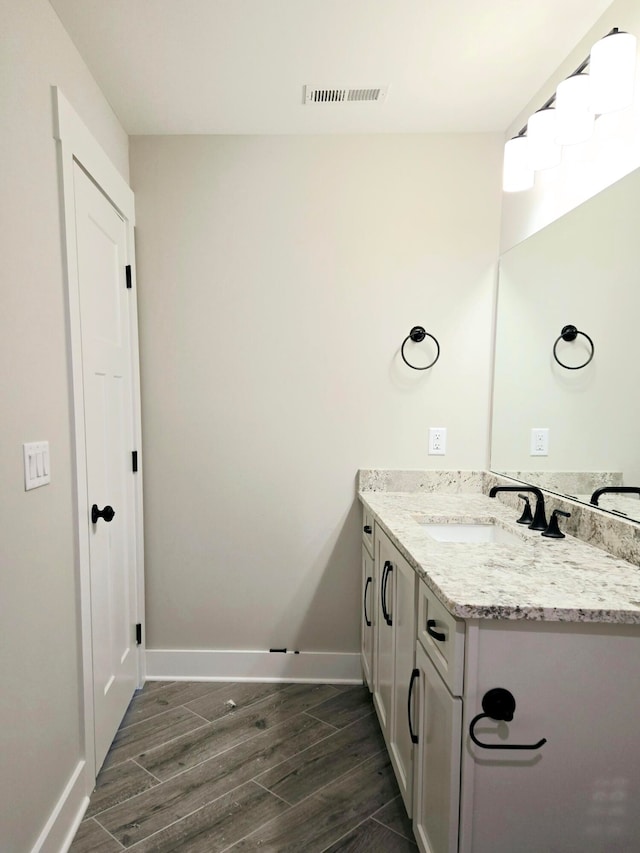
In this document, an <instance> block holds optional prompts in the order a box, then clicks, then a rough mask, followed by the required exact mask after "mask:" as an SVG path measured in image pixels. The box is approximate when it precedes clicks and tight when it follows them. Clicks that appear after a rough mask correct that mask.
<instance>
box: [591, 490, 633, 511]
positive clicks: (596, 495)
mask: <svg viewBox="0 0 640 853" xmlns="http://www.w3.org/2000/svg"><path fill="white" fill-rule="evenodd" d="M604 494H614V495H640V488H638V486H602V488H601V489H596V490H595V492H594V493H593V494H592V495H591V500H590V503H592V504H593V505H594V506H598V500H599V498H600V495H604Z"/></svg>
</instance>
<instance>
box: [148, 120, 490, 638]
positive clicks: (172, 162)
mask: <svg viewBox="0 0 640 853" xmlns="http://www.w3.org/2000/svg"><path fill="white" fill-rule="evenodd" d="M500 159H501V140H500V139H499V138H498V136H491V135H485V136H478V135H475V136H392V135H389V136H384V135H381V136H325V137H162V138H155V137H139V138H132V139H131V175H132V186H133V188H134V190H135V192H136V210H137V223H138V226H137V262H138V280H139V307H140V324H141V329H140V334H141V361H142V393H143V401H142V406H143V460H144V471H145V521H146V583H147V620H148V625H147V643H148V647H149V648H168V649H175V648H178V649H180V648H182V649H198V648H200V649H265V648H268V647H270V646H287V647H289V648H298V649H301V650H322V651H351V652H353V651H355V650H356V649H357V647H358V643H359V625H358V616H357V614H358V612H359V597H360V593H359V585H360V578H359V547H360V546H359V542H360V528H359V511H358V509H357V505H356V502H355V499H354V497H355V487H354V481H355V475H356V470H357V469H358V468H359V467H383V468H394V467H397V468H403V467H409V468H483V467H485V466H486V464H487V453H488V422H489V417H488V410H489V387H490V374H491V346H492V304H493V289H494V280H495V260H496V255H497V246H498V229H499V194H500V193H499V170H500ZM414 324H422V325H424V326H425V327H426V328H427V329H428V330H429V331H432V332H433V333H434V334H435V335H436V336H437V337H438V338H439V340H440V343H441V346H442V355H441V358H440V361H439V362H438V363H437V365H436V366H435V367H434V368H433V370H431V371H427V372H424V373H421V372H416V371H411V370H409V369H408V368H407V367H405V366H404V365H403V364H402V362H401V360H400V357H399V347H400V344H401V342H402V340H403V338H404V337H405V336H406V335H407V334H408V332H409V329H410V328H411V326H413V325H414ZM429 426H446V427H447V428H448V430H449V435H448V444H449V449H448V454H447V456H445V457H436V456H428V455H427V430H428V427H429Z"/></svg>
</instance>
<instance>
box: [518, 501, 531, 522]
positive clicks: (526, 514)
mask: <svg viewBox="0 0 640 853" xmlns="http://www.w3.org/2000/svg"><path fill="white" fill-rule="evenodd" d="M518 497H519V498H522V500H523V501H524V508H523V510H522V515H521V516H520V518H519V519H518V524H531V522H532V521H533V515H532V514H531V504H530V503H529V498H528V497H527V496H526V495H518Z"/></svg>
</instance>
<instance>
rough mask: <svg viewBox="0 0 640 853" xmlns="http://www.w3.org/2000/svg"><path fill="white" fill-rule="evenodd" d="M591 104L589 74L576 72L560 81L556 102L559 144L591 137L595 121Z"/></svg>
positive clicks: (569, 143)
mask: <svg viewBox="0 0 640 853" xmlns="http://www.w3.org/2000/svg"><path fill="white" fill-rule="evenodd" d="M590 105H591V79H590V78H589V75H588V74H574V75H572V76H571V77H567V79H566V80H563V81H562V83H560V85H559V86H558V88H557V90H556V102H555V107H556V117H557V122H558V124H557V133H556V142H557V143H558V145H575V144H576V143H578V142H586V140H587V139H589V137H590V136H591V134H592V133H593V127H594V122H595V116H594V114H593V113H592V112H591V109H590Z"/></svg>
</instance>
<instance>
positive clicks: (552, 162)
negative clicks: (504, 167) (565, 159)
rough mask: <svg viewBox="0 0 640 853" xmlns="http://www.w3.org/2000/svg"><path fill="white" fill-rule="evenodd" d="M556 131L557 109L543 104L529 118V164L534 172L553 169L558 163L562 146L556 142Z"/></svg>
mask: <svg viewBox="0 0 640 853" xmlns="http://www.w3.org/2000/svg"><path fill="white" fill-rule="evenodd" d="M557 133H558V111H557V110H556V108H555V107H553V106H545V107H543V108H542V109H541V110H538V111H537V112H535V113H534V114H533V115H532V116H531V117H530V118H529V121H528V122H527V137H528V138H529V166H530V167H531V168H532V169H533V171H534V172H539V171H540V170H541V169H553V167H554V166H558V165H559V164H560V158H561V157H562V148H561V147H560V146H559V145H558V143H557V142H556V136H557Z"/></svg>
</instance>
